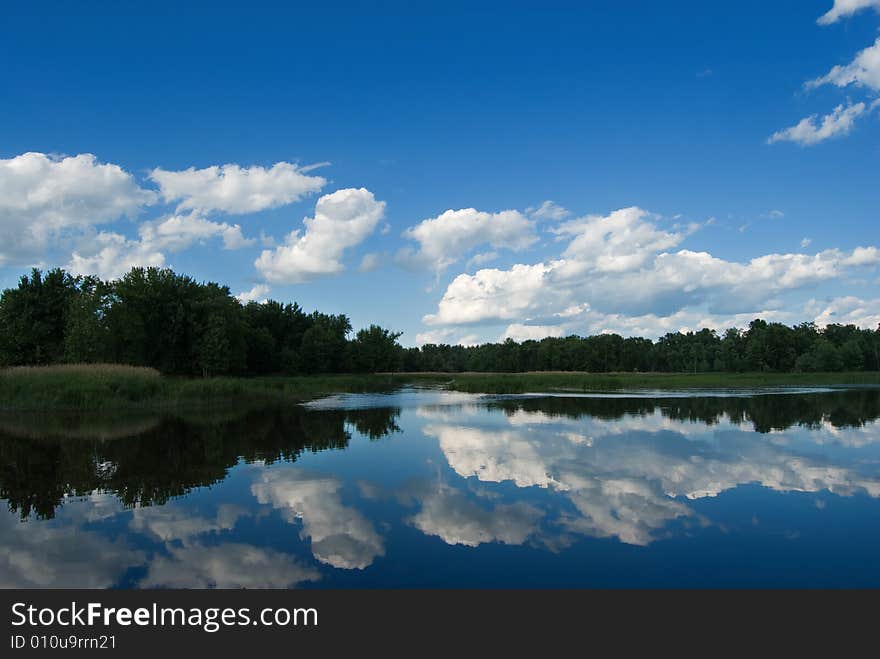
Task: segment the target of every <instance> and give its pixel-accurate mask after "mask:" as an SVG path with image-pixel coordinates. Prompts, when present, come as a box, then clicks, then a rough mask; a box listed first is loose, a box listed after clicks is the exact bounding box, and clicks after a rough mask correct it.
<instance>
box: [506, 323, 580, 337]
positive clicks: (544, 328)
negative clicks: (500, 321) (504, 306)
mask: <svg viewBox="0 0 880 659" xmlns="http://www.w3.org/2000/svg"><path fill="white" fill-rule="evenodd" d="M563 334H565V328H563V327H561V326H559V325H523V324H521V323H512V324H510V325H508V327H507V329H506V330H505V331H504V334H502V335H501V341H505V340H507V339H513V340H514V341H529V340H533V341H540V340H541V339H543V338H546V337H548V336H562V335H563Z"/></svg>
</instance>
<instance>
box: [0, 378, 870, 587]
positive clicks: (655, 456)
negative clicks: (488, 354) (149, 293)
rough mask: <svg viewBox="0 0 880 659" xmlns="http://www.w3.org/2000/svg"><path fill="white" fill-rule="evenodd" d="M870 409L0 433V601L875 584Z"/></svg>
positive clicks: (750, 403) (256, 413) (72, 424)
mask: <svg viewBox="0 0 880 659" xmlns="http://www.w3.org/2000/svg"><path fill="white" fill-rule="evenodd" d="M878 418H880V390H878V389H876V388H862V389H850V390H827V389H816V390H797V391H793V390H787V391H786V390H769V391H753V392H747V393H742V392H739V393H738V392H723V391H714V392H713V391H706V392H692V393H687V394H684V393H667V394H660V393H657V392H655V393H653V394H652V393H647V394H645V393H642V394H616V395H614V396H538V395H535V396H477V395H470V394H461V393H455V392H444V391H432V390H417V389H405V390H401V391H398V392H395V393H392V394H382V395H376V394H363V395H343V396H336V397H332V398H328V399H323V400H320V401H316V402H314V403H312V404H310V405H307V406H297V405H290V406H287V407H284V408H269V409H253V410H248V411H241V412H235V411H233V410H223V411H216V412H214V413H210V414H200V415H192V416H186V415H184V416H175V417H155V416H150V415H148V414H147V415H144V416H138V415H130V414H129V415H124V416H120V417H119V418H104V419H100V420H96V419H88V418H81V417H64V416H61V417H57V416H51V415H48V416H47V415H23V414H18V415H3V416H0V499H2V500H3V504H4V505H2V509H0V546H2V549H0V586H2V587H4V588H11V587H25V588H30V587H65V588H66V587H87V588H111V587H123V588H156V587H172V588H205V587H220V588H241V587H249V588H266V587H281V588H286V587H297V588H350V587H354V588H359V587H397V588H400V587H403V588H407V587H480V588H482V587H502V588H506V587H612V588H615V587H748V586H768V587H782V586H790V587H806V586H816V587H820V586H830V587H836V586H855V587H867V586H870V587H878V586H880V560H878V556H880V422H878Z"/></svg>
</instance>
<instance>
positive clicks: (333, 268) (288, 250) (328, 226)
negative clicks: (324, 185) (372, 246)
mask: <svg viewBox="0 0 880 659" xmlns="http://www.w3.org/2000/svg"><path fill="white" fill-rule="evenodd" d="M384 214H385V202H384V201H376V199H375V197H374V196H373V193H372V192H370V191H369V190H366V189H364V188H359V189H354V188H348V189H344V190H337V191H336V192H334V193H332V194H328V195H324V196H323V197H321V198H320V199H318V203H317V205H316V206H315V216H314V217H310V218H306V219H305V220H304V221H303V222H304V224H305V225H306V229H305V232H304V233H301V232H300V230H299V229H297V230H294V231H292V232H291V233H290V234H289V235H288V236H287V238H286V239H285V241H284V244H283V245H280V246H279V247H276V248H275V249H274V250H264V251H263V252H262V254H260V256H259V258H258V259H257V260H256V261H255V263H254V265H255V266H256V267H257V270H259V271H260V272H261V273H262V274H263V276H264V277H265V278H266V279H267V280H269V281H271V282H281V283H288V284H298V283H302V282H306V281H309V280H310V279H312V278H314V277H316V276H319V275H329V274H335V273H337V272H341V271H342V270H344V269H345V268H344V266H343V265H342V263H341V262H340V258H341V257H342V254H343V252H344V251H345V250H346V249H348V248H350V247H354V246H355V245H358V244H360V243H361V242H363V241H364V239H366V238H367V236H369V235H370V234H371V233H373V231H374V230H375V228H376V225H377V223H378V222H379V220H381V219H382V217H383V216H384Z"/></svg>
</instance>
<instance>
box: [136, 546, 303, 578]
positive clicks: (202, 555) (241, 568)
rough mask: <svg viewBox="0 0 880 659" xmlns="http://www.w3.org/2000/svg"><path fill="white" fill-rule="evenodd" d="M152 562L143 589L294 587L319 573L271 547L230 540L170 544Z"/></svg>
mask: <svg viewBox="0 0 880 659" xmlns="http://www.w3.org/2000/svg"><path fill="white" fill-rule="evenodd" d="M167 550H168V554H169V555H168V556H167V557H165V556H159V557H158V558H155V559H154V560H153V562H152V563H151V564H150V569H149V572H148V573H147V575H146V576H145V577H144V578H143V580H142V581H141V582H140V583H139V585H140V587H142V588H293V587H294V586H296V585H297V584H299V583H302V582H304V581H317V580H318V579H319V578H320V573H319V572H318V571H317V570H316V569H315V568H313V567H308V566H304V565H301V564H300V563H299V562H298V561H297V560H296V559H295V558H294V557H292V556H289V555H287V554H282V553H280V552H277V551H272V550H271V549H263V548H260V547H254V546H253V545H246V544H239V543H231V542H227V543H224V544H222V545H219V546H203V545H200V544H195V545H186V546H182V547H181V546H176V545H170V546H168V547H167Z"/></svg>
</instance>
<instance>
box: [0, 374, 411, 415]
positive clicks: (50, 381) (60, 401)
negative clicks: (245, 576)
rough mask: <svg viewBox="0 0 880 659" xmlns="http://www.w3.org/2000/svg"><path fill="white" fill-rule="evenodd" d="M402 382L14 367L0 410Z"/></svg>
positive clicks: (259, 400)
mask: <svg viewBox="0 0 880 659" xmlns="http://www.w3.org/2000/svg"><path fill="white" fill-rule="evenodd" d="M404 383H405V381H404V380H403V379H401V378H400V377H398V376H396V375H327V376H302V377H265V378H182V377H165V376H161V375H160V374H159V372H158V371H156V370H154V369H151V368H141V367H135V366H126V365H122V364H69V365H58V366H37V367H14V368H7V369H3V370H0V410H35V411H39V410H69V411H76V410H97V411H117V410H126V409H138V408H147V409H159V410H163V409H174V410H179V409H199V410H202V409H204V408H217V409H222V408H224V407H230V406H232V407H241V406H253V405H255V404H263V403H267V402H291V403H295V402H299V401H302V400H308V399H310V398H315V397H317V396H323V395H328V394H333V393H342V392H369V391H390V390H392V389H395V388H397V387H400V386H402V384H404Z"/></svg>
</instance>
